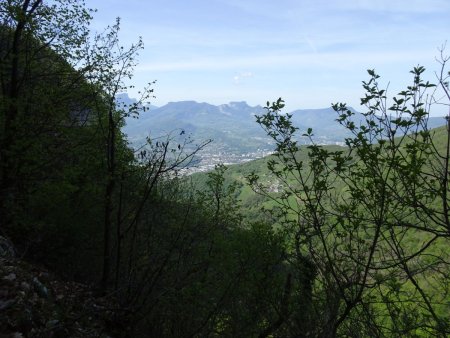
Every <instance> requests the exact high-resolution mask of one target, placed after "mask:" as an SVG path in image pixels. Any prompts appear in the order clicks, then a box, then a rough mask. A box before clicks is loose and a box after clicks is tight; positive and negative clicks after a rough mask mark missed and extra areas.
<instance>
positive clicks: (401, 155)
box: [0, 0, 450, 337]
mask: <svg viewBox="0 0 450 338" xmlns="http://www.w3.org/2000/svg"><path fill="white" fill-rule="evenodd" d="M91 20H92V17H91V11H90V10H89V9H87V8H86V7H85V4H84V2H82V1H76V0H58V1H49V2H47V1H43V0H6V1H3V2H1V3H0V47H1V48H0V57H1V61H0V82H1V91H0V239H1V240H0V243H6V242H8V243H13V244H12V247H14V251H15V252H16V257H15V258H14V257H8V258H6V257H4V258H1V263H2V264H6V262H8V264H12V263H11V262H16V261H19V260H20V259H23V260H26V261H28V262H30V263H31V264H38V265H43V266H46V267H47V268H49V269H51V270H52V271H54V273H55V274H57V275H58V276H59V278H61V279H65V280H68V281H77V282H81V283H84V284H87V285H90V286H92V288H93V289H95V291H96V292H95V298H97V299H103V300H107V301H108V302H109V304H110V307H109V308H107V309H106V308H105V309H103V310H104V312H105V314H106V315H105V318H106V317H108V320H106V319H105V321H104V325H105V328H104V331H105V332H104V333H105V334H106V333H107V334H108V335H110V336H118V337H120V336H123V337H126V336H129V337H400V336H401V337H403V336H405V337H428V336H436V337H446V336H448V335H449V334H450V315H449V314H450V297H449V294H450V293H449V291H450V290H449V285H450V284H449V280H450V279H449V273H450V265H449V264H450V261H449V260H450V257H449V250H448V248H449V244H450V242H449V241H450V215H449V202H450V198H449V175H450V174H449V173H450V172H449V165H450V125H449V120H448V119H447V125H446V126H445V127H441V128H438V129H432V130H430V129H429V128H428V126H427V119H428V116H429V113H430V111H431V109H432V107H433V106H434V105H436V104H443V105H446V106H447V107H448V106H449V104H450V95H449V88H448V79H449V73H448V68H447V66H448V64H447V63H448V60H449V58H448V57H446V56H445V51H444V50H442V53H441V55H440V57H439V62H440V64H441V69H442V72H441V73H440V74H437V79H436V83H435V84H432V83H429V82H425V81H424V80H423V79H422V77H423V73H424V72H425V69H424V68H423V67H420V66H417V67H415V68H414V69H413V70H412V71H411V73H412V84H411V85H410V86H408V87H407V88H406V89H405V90H404V91H402V92H401V93H399V94H398V95H396V96H394V97H392V98H391V97H388V95H387V92H386V91H385V90H384V89H383V88H381V85H380V83H379V82H380V77H379V76H378V75H377V74H376V73H375V71H374V70H369V71H368V73H369V80H368V81H366V82H363V89H364V90H365V94H364V97H363V98H362V99H361V104H362V107H364V109H365V111H363V112H362V115H363V116H364V119H363V120H362V121H360V123H359V124H358V123H355V121H354V119H352V116H353V115H354V114H355V112H354V110H352V109H349V108H347V106H346V105H345V104H343V103H337V104H334V105H333V109H334V110H335V111H336V113H337V114H336V118H337V122H336V123H340V124H342V125H343V126H344V127H345V128H347V130H348V131H349V132H350V133H351V136H350V137H348V138H346V140H345V144H346V145H345V146H344V147H338V146H334V147H333V146H322V145H318V144H316V143H315V142H314V137H313V133H314V131H313V130H311V129H307V130H306V131H304V135H305V136H306V137H308V138H310V144H309V145H301V146H300V145H299V144H298V143H297V142H296V141H295V140H296V138H295V135H296V134H298V133H299V132H303V131H299V130H298V128H297V127H296V126H295V125H293V123H292V121H291V116H290V115H289V114H283V113H282V109H283V107H284V102H283V100H281V99H279V100H277V101H276V102H273V103H270V102H267V106H266V108H265V113H264V114H262V115H260V116H257V119H256V120H257V121H255V123H259V125H260V126H261V127H262V128H263V130H264V131H266V133H267V134H268V135H269V136H270V137H271V138H272V139H273V140H274V143H275V145H276V149H275V154H274V155H272V156H269V157H267V158H265V159H263V160H260V161H255V162H252V163H247V164H245V165H240V166H234V167H231V168H227V167H226V166H224V165H219V166H217V167H216V169H215V170H214V171H212V172H209V173H206V174H201V175H194V176H192V177H186V176H182V175H180V174H179V170H180V169H182V168H183V167H185V166H186V165H188V164H189V163H190V161H192V159H193V158H194V156H195V154H196V153H197V152H198V151H199V150H201V149H202V148H204V147H205V146H207V144H208V143H209V141H205V142H199V143H197V144H196V143H194V142H193V141H192V139H191V138H189V137H188V136H187V135H183V134H184V133H182V132H181V133H177V134H176V135H175V134H173V133H172V134H169V135H167V137H165V138H163V139H161V138H159V139H158V140H154V139H151V138H148V139H147V142H146V143H145V144H142V146H141V147H139V148H138V149H137V150H136V149H133V148H131V147H130V146H129V144H128V142H127V139H126V137H125V136H124V134H123V133H122V131H121V128H122V127H123V125H124V118H125V117H127V116H130V115H134V116H136V117H138V116H139V114H143V113H145V111H143V108H142V107H144V106H145V103H146V102H147V101H148V100H149V99H151V98H152V95H153V89H152V88H153V87H152V85H153V84H154V82H150V83H149V86H148V87H146V88H143V89H142V90H141V92H140V93H141V97H140V98H138V100H137V101H136V102H135V103H132V104H128V105H127V104H124V103H120V102H117V101H116V99H115V98H116V96H117V94H119V93H122V92H126V90H127V89H128V88H127V86H126V85H125V84H124V83H125V80H126V79H129V78H132V76H133V70H134V67H135V66H136V62H137V61H136V57H137V54H138V52H139V50H141V49H142V48H143V45H142V42H141V41H140V40H138V41H137V42H136V43H135V44H133V45H131V46H130V47H128V48H124V47H122V46H121V44H120V41H119V28H120V21H119V20H118V21H117V22H116V23H114V24H113V25H112V26H110V27H108V28H106V30H105V31H104V32H103V33H100V34H94V33H92V32H90V30H89V23H90V21H91ZM185 136H186V137H185ZM194 136H195V135H194ZM274 187H275V188H274ZM2 245H3V244H2ZM10 251H11V250H10ZM2 252H5V251H4V250H3V249H2ZM11 256H12V253H11ZM19 257H20V259H19ZM1 271H3V270H1ZM14 278H16V277H15V276H14ZM14 278H13V277H11V274H10V275H8V276H7V278H6V279H5V278H3V279H2V281H4V280H8V281H11V280H13V279H14ZM34 283H35V285H38V287H39V288H40V289H39V290H43V286H42V285H41V284H42V283H39V284H38V283H37V282H35V281H34ZM1 285H2V284H0V286H1ZM10 296H11V297H12V298H11V299H7V300H5V301H4V300H2V299H0V317H1V318H5V319H1V320H0V333H2V334H3V333H5V334H13V333H20V334H23V335H25V336H27V337H50V336H54V335H55V334H59V335H60V336H67V337H70V336H73V337H76V336H77V334H76V333H75V329H74V327H75V326H74V325H75V324H74V323H73V318H71V317H70V316H69V315H68V314H67V312H65V309H64V308H63V307H55V311H53V312H51V313H48V318H47V317H45V316H44V318H42V316H41V317H39V316H37V315H36V313H35V312H33V310H32V309H28V310H27V311H28V312H27V316H28V317H26V318H27V319H26V320H25V319H24V318H25V315H23V314H24V313H25V312H26V311H22V308H20V306H23V305H21V303H20V302H19V301H17V299H16V298H14V297H20V296H17V295H10ZM15 299H16V300H15ZM51 301H54V302H56V303H55V304H58V303H57V300H48V302H51ZM18 309H19V310H18ZM103 310H102V311H103ZM99 311H100V310H99ZM91 315H92V314H91V313H85V314H82V315H81V317H80V320H79V321H83V318H84V317H89V316H91ZM38 317H39V318H38ZM55 321H56V322H57V323H58V325H57V326H55V325H53V324H54V323H55ZM49 323H50V324H49ZM52 323H53V324H52ZM56 332H57V333H56ZM93 336H94V335H93Z"/></svg>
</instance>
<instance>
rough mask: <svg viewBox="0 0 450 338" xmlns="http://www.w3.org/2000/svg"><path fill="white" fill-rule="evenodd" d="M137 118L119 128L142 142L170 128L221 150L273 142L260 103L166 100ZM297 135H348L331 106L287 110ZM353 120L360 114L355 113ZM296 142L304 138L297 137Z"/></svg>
mask: <svg viewBox="0 0 450 338" xmlns="http://www.w3.org/2000/svg"><path fill="white" fill-rule="evenodd" d="M117 100H118V101H119V102H124V103H128V104H129V103H133V102H135V101H134V100H133V99H130V98H129V97H128V96H127V94H121V95H120V96H118V97H117ZM148 108H149V109H148V110H146V111H145V112H142V113H141V114H140V116H139V119H135V118H127V119H126V126H125V127H124V128H123V131H124V132H125V133H126V134H127V135H128V137H129V140H130V142H131V143H132V144H134V145H138V144H140V143H142V142H143V141H144V140H145V138H146V137H148V136H150V137H160V136H163V135H167V134H168V133H171V132H173V134H174V135H179V134H180V133H181V131H182V130H183V131H184V132H185V134H192V136H193V138H194V139H196V140H205V139H212V140H213V143H212V145H211V146H212V147H213V148H214V149H216V150H217V151H221V152H224V153H235V154H244V153H248V152H256V151H258V149H259V150H272V149H273V142H272V141H271V140H270V138H268V137H267V135H266V134H265V132H264V131H263V130H262V128H261V127H260V126H259V125H258V124H257V123H256V118H255V115H257V114H262V113H264V111H265V110H264V108H263V107H261V106H253V107H252V106H249V105H248V104H247V103H246V102H230V103H228V104H222V105H218V106H216V105H212V104H208V103H199V102H195V101H181V102H170V103H168V104H166V105H164V106H162V107H155V106H149V107H148ZM290 114H292V121H293V123H294V125H295V126H296V127H298V128H299V129H300V130H299V135H301V134H302V133H303V132H304V131H305V130H307V129H308V128H312V129H313V133H314V137H315V139H316V140H317V142H318V143H322V144H336V143H337V144H339V143H340V142H343V141H344V138H345V137H347V136H349V133H348V131H347V130H346V129H345V128H344V127H342V126H341V125H339V124H338V123H337V122H336V118H337V114H336V112H335V111H334V110H333V109H332V108H331V107H329V108H324V109H305V110H303V109H300V110H295V111H293V112H291V113H290ZM354 119H355V120H360V119H362V115H361V114H359V113H355V117H354ZM443 124H445V119H444V118H442V117H433V118H430V119H429V126H430V127H431V128H434V127H437V126H440V125H443ZM300 142H306V140H305V139H303V140H302V139H300Z"/></svg>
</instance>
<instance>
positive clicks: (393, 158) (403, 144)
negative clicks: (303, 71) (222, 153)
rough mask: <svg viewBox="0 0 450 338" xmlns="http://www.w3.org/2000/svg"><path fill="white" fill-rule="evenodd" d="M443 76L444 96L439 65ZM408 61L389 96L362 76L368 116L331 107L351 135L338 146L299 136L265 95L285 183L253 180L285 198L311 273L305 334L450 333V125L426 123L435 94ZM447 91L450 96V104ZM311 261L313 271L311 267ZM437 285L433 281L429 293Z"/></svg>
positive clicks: (295, 251)
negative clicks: (407, 77) (405, 74)
mask: <svg viewBox="0 0 450 338" xmlns="http://www.w3.org/2000/svg"><path fill="white" fill-rule="evenodd" d="M447 61H448V59H447V58H445V57H442V58H441V65H442V71H441V74H440V75H439V76H438V81H439V86H440V88H441V90H442V91H443V93H444V94H445V97H447V99H448V98H449V96H448V87H447V84H446V81H447V78H446V76H447V75H446V70H445V66H446V63H447ZM424 70H425V69H424V68H423V67H419V66H418V67H415V68H414V69H413V70H412V72H411V73H412V74H413V76H414V79H413V84H412V85H411V86H409V87H408V88H407V90H405V91H402V92H401V93H399V94H398V96H396V97H394V98H393V99H392V100H393V104H392V105H390V104H388V101H387V95H386V90H383V89H380V88H379V84H378V81H379V80H378V79H379V76H378V75H377V74H376V73H375V72H374V71H373V70H369V71H368V72H369V75H370V80H369V81H368V82H363V87H364V89H365V90H366V95H365V97H364V98H362V100H361V103H362V105H364V106H365V107H366V108H367V112H365V113H363V116H364V120H363V121H355V119H354V112H353V110H351V109H348V108H347V106H346V105H345V104H335V105H333V108H334V110H336V112H338V115H339V116H338V121H339V123H341V124H342V125H344V126H345V127H346V128H347V129H348V130H349V131H350V132H351V133H352V134H353V137H349V138H347V139H346V147H345V148H339V147H338V148H336V147H335V148H333V147H324V146H320V145H317V144H315V143H314V139H313V131H312V130H311V129H308V130H307V131H306V132H305V133H304V134H303V136H305V137H308V138H309V139H310V141H311V144H310V145H309V146H306V147H305V149H300V148H299V146H298V145H297V142H296V138H295V137H296V133H297V130H298V129H297V128H296V127H295V126H293V125H292V122H291V121H290V117H291V116H290V115H289V114H280V110H281V109H282V108H283V107H284V104H283V101H282V100H281V99H279V100H278V101H277V102H274V103H272V104H269V103H268V105H267V107H266V109H267V113H266V114H264V115H262V116H259V117H258V118H257V120H258V123H259V124H260V125H261V126H262V127H263V128H264V129H265V130H266V132H267V133H268V135H269V136H271V137H272V138H273V139H274V140H275V141H276V145H277V148H276V154H275V156H274V157H273V158H272V159H271V160H270V161H269V162H268V168H269V170H270V172H271V173H272V174H273V176H274V177H276V178H277V179H278V180H279V181H280V182H281V183H282V186H283V192H282V193H281V195H280V196H273V195H271V194H270V193H269V191H268V189H267V188H268V187H267V186H265V185H264V184H262V183H261V180H260V178H259V176H258V175H257V174H256V173H253V174H252V175H250V176H249V181H250V184H251V185H252V186H253V188H254V190H255V191H257V192H259V193H262V194H265V195H267V196H268V197H270V198H272V199H273V201H274V202H275V203H276V204H277V205H278V206H279V207H280V210H281V215H282V216H283V219H284V221H283V222H284V224H285V226H286V227H288V229H289V230H290V232H289V234H290V236H291V238H292V239H291V241H292V243H293V244H292V246H293V247H292V249H291V255H292V256H293V258H292V260H291V261H292V262H293V263H294V264H296V265H299V264H300V265H301V264H302V262H305V261H306V262H309V266H310V268H309V269H306V270H305V266H303V267H302V268H301V269H300V271H301V274H303V275H306V276H309V277H310V278H312V279H311V281H312V285H311V286H312V287H311V288H310V291H311V292H312V297H311V298H310V299H311V305H310V307H308V316H309V321H310V322H313V323H314V325H313V327H311V328H310V331H306V332H305V331H303V334H304V335H306V336H323V337H334V336H337V335H350V336H354V335H355V330H356V331H358V332H359V333H360V334H361V335H368V336H391V335H414V334H419V335H420V334H433V335H438V336H445V335H446V334H448V333H449V321H450V318H449V317H448V309H449V303H450V302H449V299H448V296H446V295H447V294H448V286H447V284H446V282H445V280H446V279H447V276H448V273H449V265H448V263H447V262H448V254H447V253H445V252H444V251H443V248H444V247H446V246H448V244H449V243H448V240H449V232H448V229H449V227H448V222H447V221H448V202H449V200H448V197H447V196H448V189H449V185H448V175H449V173H448V161H449V149H450V148H449V144H450V143H449V142H450V141H449V140H450V134H449V132H448V130H449V126H448V122H447V127H446V129H445V130H444V129H438V130H436V131H435V130H429V129H428V127H427V119H428V114H429V112H430V109H431V107H432V104H433V103H436V100H437V98H438V97H439V96H438V95H437V92H436V91H434V92H433V93H431V94H430V95H429V96H427V92H428V91H429V90H432V89H435V88H436V86H435V85H433V84H431V83H429V82H425V81H423V80H422V73H423V72H424ZM448 102H449V101H447V103H446V104H447V105H448ZM311 269H312V271H314V274H308V272H307V271H311ZM436 290H439V291H436Z"/></svg>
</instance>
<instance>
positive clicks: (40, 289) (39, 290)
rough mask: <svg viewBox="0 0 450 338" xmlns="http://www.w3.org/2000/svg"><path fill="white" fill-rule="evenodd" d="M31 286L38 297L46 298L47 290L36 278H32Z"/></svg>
mask: <svg viewBox="0 0 450 338" xmlns="http://www.w3.org/2000/svg"><path fill="white" fill-rule="evenodd" d="M33 286H34V290H35V291H36V292H37V293H38V295H39V296H40V297H42V298H48V289H47V288H46V287H45V285H44V284H42V283H41V282H40V281H39V279H37V277H34V278H33Z"/></svg>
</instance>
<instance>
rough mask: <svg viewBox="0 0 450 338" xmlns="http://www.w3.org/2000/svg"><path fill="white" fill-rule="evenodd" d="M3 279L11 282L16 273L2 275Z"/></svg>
mask: <svg viewBox="0 0 450 338" xmlns="http://www.w3.org/2000/svg"><path fill="white" fill-rule="evenodd" d="M3 279H4V280H7V281H10V282H12V281H13V280H15V279H16V274H15V273H13V272H11V273H10V274H9V275H7V276H5V277H3Z"/></svg>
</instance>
